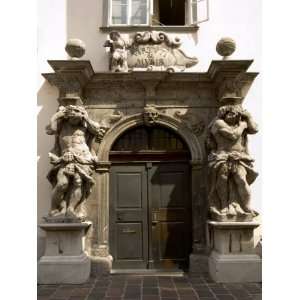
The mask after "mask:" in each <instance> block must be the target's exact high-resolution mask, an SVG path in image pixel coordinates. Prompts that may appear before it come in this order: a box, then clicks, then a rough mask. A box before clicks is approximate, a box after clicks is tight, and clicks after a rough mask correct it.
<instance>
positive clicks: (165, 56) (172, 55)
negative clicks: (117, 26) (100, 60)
mask: <svg viewBox="0 0 300 300" xmlns="http://www.w3.org/2000/svg"><path fill="white" fill-rule="evenodd" d="M180 46H181V41H180V39H179V38H178V37H175V38H174V39H173V38H171V37H170V36H169V35H167V34H166V33H164V32H160V31H159V32H156V31H151V32H150V31H146V32H137V33H136V34H135V35H134V36H133V37H132V38H130V39H129V40H128V41H125V39H123V38H122V37H121V35H120V33H119V32H117V31H112V32H111V33H110V34H109V39H108V40H107V41H106V42H105V44H104V47H106V48H109V53H110V63H109V69H110V70H111V71H112V72H127V71H128V70H147V71H155V70H158V71H164V70H168V71H175V70H180V71H184V70H185V69H186V68H190V67H192V66H194V65H196V64H197V63H198V59H197V58H196V57H189V56H187V55H186V54H185V53H184V52H183V51H182V50H181V49H179V47H180Z"/></svg>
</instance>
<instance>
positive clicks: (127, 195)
mask: <svg viewBox="0 0 300 300" xmlns="http://www.w3.org/2000/svg"><path fill="white" fill-rule="evenodd" d="M110 182H111V185H110V198H111V201H110V206H109V209H110V222H109V223H110V234H109V240H110V251H111V254H112V256H113V259H114V261H113V267H114V268H116V269H124V268H130V269H146V268H147V265H148V239H149V237H148V215H147V212H148V209H147V206H148V202H147V173H146V168H145V166H113V167H112V168H111V178H110Z"/></svg>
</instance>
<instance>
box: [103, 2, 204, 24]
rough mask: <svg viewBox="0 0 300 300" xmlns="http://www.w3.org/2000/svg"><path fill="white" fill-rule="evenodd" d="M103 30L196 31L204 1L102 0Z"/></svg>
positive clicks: (202, 17)
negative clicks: (121, 28)
mask: <svg viewBox="0 0 300 300" xmlns="http://www.w3.org/2000/svg"><path fill="white" fill-rule="evenodd" d="M103 4H104V7H103V21H104V22H103V23H104V24H103V27H102V28H105V27H110V28H111V27H118V28H119V27H124V28H130V27H147V26H149V27H161V28H162V29H163V28H164V27H173V26H174V27H176V28H178V27H187V26H190V27H197V25H198V24H199V23H201V22H204V21H207V20H208V0H103Z"/></svg>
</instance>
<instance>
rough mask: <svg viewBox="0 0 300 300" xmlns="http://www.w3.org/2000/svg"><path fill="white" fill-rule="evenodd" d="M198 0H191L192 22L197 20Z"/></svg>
mask: <svg viewBox="0 0 300 300" xmlns="http://www.w3.org/2000/svg"><path fill="white" fill-rule="evenodd" d="M198 2H199V1H198V0H192V3H191V5H192V23H196V22H197V21H198V5H197V4H198Z"/></svg>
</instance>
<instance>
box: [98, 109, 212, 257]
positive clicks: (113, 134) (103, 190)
mask: <svg viewBox="0 0 300 300" xmlns="http://www.w3.org/2000/svg"><path fill="white" fill-rule="evenodd" d="M144 117H145V115H144V113H143V112H142V113H138V114H134V115H131V116H127V117H123V118H122V119H121V120H119V121H118V122H117V123H115V124H114V125H113V126H112V127H111V128H110V129H109V130H108V131H107V132H106V134H105V136H104V138H103V140H102V142H101V144H100V147H99V151H98V153H97V156H98V159H99V163H100V165H99V168H98V170H97V175H96V181H97V187H98V188H97V190H98V196H97V197H98V221H99V231H98V236H97V237H96V239H97V244H98V246H97V247H96V248H94V249H93V253H94V255H96V256H102V257H110V251H109V201H110V200H109V174H110V172H109V169H110V162H109V152H110V149H111V147H112V146H113V144H114V142H115V141H116V140H117V139H118V138H119V137H120V136H121V135H122V134H123V133H125V132H126V131H127V130H129V129H132V128H134V127H137V126H140V125H144V124H145V118H144ZM152 125H154V126H155V125H159V126H163V127H166V128H168V129H171V130H173V131H174V132H175V133H177V134H178V135H179V136H180V137H181V138H182V139H183V140H184V141H185V143H186V144H187V146H188V148H189V150H190V154H191V162H190V163H191V201H192V213H193V216H192V218H193V253H199V251H201V249H204V248H205V244H206V240H205V226H206V215H207V211H206V206H207V199H206V196H205V193H203V190H205V185H206V183H205V182H206V181H205V168H203V166H204V156H203V152H202V149H201V146H200V143H199V140H198V139H197V137H196V135H195V134H194V133H193V131H192V130H191V129H190V128H188V127H187V126H186V125H185V123H184V122H182V121H180V120H178V119H176V118H174V117H172V116H169V115H167V114H164V113H161V112H158V114H157V115H156V117H155V121H154V124H153V123H152Z"/></svg>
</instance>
